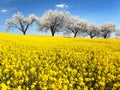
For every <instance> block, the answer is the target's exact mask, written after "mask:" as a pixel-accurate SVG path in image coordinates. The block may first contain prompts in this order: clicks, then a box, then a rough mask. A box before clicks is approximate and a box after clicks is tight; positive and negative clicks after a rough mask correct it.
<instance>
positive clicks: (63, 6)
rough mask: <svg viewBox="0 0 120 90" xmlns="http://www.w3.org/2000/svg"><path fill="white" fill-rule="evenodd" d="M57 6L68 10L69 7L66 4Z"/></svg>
mask: <svg viewBox="0 0 120 90" xmlns="http://www.w3.org/2000/svg"><path fill="white" fill-rule="evenodd" d="M55 6H56V7H58V8H67V7H68V5H66V4H57V5H55Z"/></svg>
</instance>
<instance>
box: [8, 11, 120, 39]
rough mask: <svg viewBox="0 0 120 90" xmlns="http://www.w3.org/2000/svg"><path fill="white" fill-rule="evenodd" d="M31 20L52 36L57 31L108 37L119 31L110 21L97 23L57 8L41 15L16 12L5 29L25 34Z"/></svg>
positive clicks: (40, 29) (92, 36)
mask: <svg viewBox="0 0 120 90" xmlns="http://www.w3.org/2000/svg"><path fill="white" fill-rule="evenodd" d="M33 22H36V23H37V26H38V29H39V31H44V32H48V31H50V32H51V35H52V36H54V35H55V34H56V33H58V32H63V33H66V34H73V37H74V38H75V37H77V36H79V35H83V36H89V37H90V38H94V37H103V38H108V37H110V35H111V34H112V33H113V32H115V33H116V34H115V35H117V36H120V31H119V30H117V29H116V25H115V24H114V23H112V22H108V23H104V24H102V25H98V24H96V23H90V22H88V21H87V20H85V19H82V18H80V17H78V16H73V15H71V14H70V13H69V12H65V11H58V10H48V11H47V12H45V13H44V14H43V16H42V17H37V16H35V15H33V14H31V15H29V16H28V17H24V16H23V15H22V13H20V12H17V13H15V14H14V15H13V16H12V17H11V18H10V19H7V20H6V27H7V30H10V28H17V29H18V30H19V31H21V32H22V33H23V34H24V35H25V34H26V32H27V30H28V29H29V27H30V25H32V24H33Z"/></svg>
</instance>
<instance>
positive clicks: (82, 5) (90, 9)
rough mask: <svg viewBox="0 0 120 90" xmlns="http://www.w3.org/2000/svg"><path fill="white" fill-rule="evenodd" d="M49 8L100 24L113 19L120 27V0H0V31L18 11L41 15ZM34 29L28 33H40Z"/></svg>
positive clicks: (25, 13)
mask: <svg viewBox="0 0 120 90" xmlns="http://www.w3.org/2000/svg"><path fill="white" fill-rule="evenodd" d="M48 9H53V10H55V9H60V10H66V11H69V12H70V13H72V14H73V15H77V16H80V17H81V18H84V19H87V20H88V21H90V22H96V23H98V24H102V23H105V22H108V21H111V22H113V23H115V24H116V25H117V26H118V27H120V0H0V32H1V31H2V32H3V31H4V30H5V26H4V24H5V20H6V19H8V18H10V17H11V16H12V15H13V14H14V13H16V12H18V11H20V12H22V14H23V15H24V16H28V15H29V14H35V15H37V16H39V17H40V16H42V14H43V13H44V12H45V11H46V10H48ZM33 29H36V27H35V26H32V27H31V28H30V30H29V32H28V33H38V32H36V31H35V30H33ZM11 32H12V33H17V32H15V31H11Z"/></svg>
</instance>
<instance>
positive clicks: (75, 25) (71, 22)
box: [65, 16, 88, 38]
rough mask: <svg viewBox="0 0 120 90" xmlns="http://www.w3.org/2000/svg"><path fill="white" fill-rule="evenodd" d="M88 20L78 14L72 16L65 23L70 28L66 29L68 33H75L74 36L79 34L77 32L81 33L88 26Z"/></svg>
mask: <svg viewBox="0 0 120 90" xmlns="http://www.w3.org/2000/svg"><path fill="white" fill-rule="evenodd" d="M87 23H88V22H87V21H86V20H84V19H81V18H79V17H76V16H71V17H69V19H68V20H67V21H66V23H65V27H66V28H67V29H68V30H66V31H67V32H68V33H71V32H72V33H73V34H74V38H75V37H76V36H77V34H79V33H81V32H82V31H83V30H84V29H85V28H86V26H87Z"/></svg>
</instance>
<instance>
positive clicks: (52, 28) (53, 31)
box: [50, 26, 55, 36]
mask: <svg viewBox="0 0 120 90" xmlns="http://www.w3.org/2000/svg"><path fill="white" fill-rule="evenodd" d="M50 29H51V34H52V36H54V35H55V30H54V26H51V28H50Z"/></svg>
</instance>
